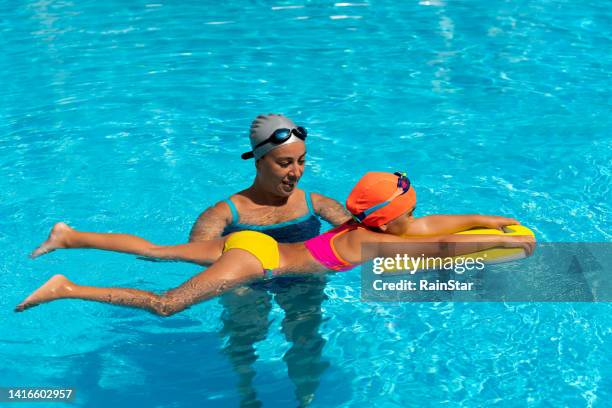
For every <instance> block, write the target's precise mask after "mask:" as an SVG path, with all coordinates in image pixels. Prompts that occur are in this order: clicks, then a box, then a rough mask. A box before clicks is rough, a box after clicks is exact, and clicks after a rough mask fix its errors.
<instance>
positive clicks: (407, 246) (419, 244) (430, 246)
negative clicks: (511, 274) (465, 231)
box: [368, 234, 535, 257]
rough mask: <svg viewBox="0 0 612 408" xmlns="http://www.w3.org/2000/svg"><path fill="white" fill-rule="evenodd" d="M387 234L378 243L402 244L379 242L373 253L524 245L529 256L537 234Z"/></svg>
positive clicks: (438, 253)
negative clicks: (424, 235)
mask: <svg viewBox="0 0 612 408" xmlns="http://www.w3.org/2000/svg"><path fill="white" fill-rule="evenodd" d="M378 235H382V234H378ZM384 235H387V236H384V237H379V239H378V243H381V244H389V243H392V244H399V245H378V246H376V247H375V249H374V250H373V251H368V253H369V254H370V255H372V256H384V257H390V256H395V255H396V254H398V253H400V254H401V253H407V254H409V255H412V256H421V255H424V256H431V257H452V256H460V255H467V254H471V253H474V252H478V251H484V250H486V249H490V248H495V247H504V248H522V249H523V250H524V251H525V254H527V256H530V255H531V254H532V253H533V250H534V248H535V238H534V237H532V236H530V235H525V236H507V235H442V236H433V237H406V238H402V237H397V236H393V235H389V234H384ZM370 242H371V241H370Z"/></svg>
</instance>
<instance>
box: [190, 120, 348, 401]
mask: <svg viewBox="0 0 612 408" xmlns="http://www.w3.org/2000/svg"><path fill="white" fill-rule="evenodd" d="M306 138H307V132H306V130H305V129H304V128H303V127H301V126H297V125H296V124H295V123H294V122H293V121H292V120H291V119H289V118H288V117H286V116H283V115H278V114H272V113H271V114H268V115H259V116H257V117H256V118H255V120H253V122H252V124H251V128H250V132H249V139H250V143H251V151H249V152H247V153H244V154H243V155H242V158H243V159H244V160H249V159H254V165H255V178H254V180H253V183H252V184H251V185H250V186H249V187H248V188H246V189H245V190H242V191H240V192H238V193H236V194H233V195H231V196H230V197H228V198H227V199H226V200H223V201H220V202H218V203H217V204H215V205H214V206H212V207H210V208H208V209H207V210H206V211H204V212H203V213H202V214H201V215H200V216H199V217H198V219H197V221H196V223H195V224H194V226H193V227H192V230H191V234H190V237H189V241H190V242H201V241H204V240H211V239H215V238H220V237H222V236H226V235H228V234H230V233H232V232H237V231H243V230H251V231H260V232H263V233H265V234H267V235H269V236H271V237H273V238H274V239H275V240H277V241H278V242H281V243H292V242H302V241H306V240H308V239H310V238H313V237H315V236H317V235H319V233H320V229H321V221H320V220H321V219H323V220H325V221H327V222H329V223H330V224H332V225H334V226H336V225H340V224H342V223H343V222H345V221H347V220H348V219H350V215H349V213H348V212H347V211H346V210H345V209H344V207H343V206H342V205H341V204H340V203H338V202H337V201H336V200H334V199H331V198H329V197H326V196H324V195H322V194H318V193H314V192H305V191H303V190H302V189H300V188H298V184H299V182H300V179H301V177H302V174H303V172H304V164H305V161H306ZM325 283H326V282H325V277H324V276H302V277H288V276H284V277H279V278H276V279H274V280H272V281H266V282H259V283H256V284H252V285H249V286H248V287H241V288H240V289H239V290H235V291H230V292H227V293H225V294H224V295H223V297H222V298H221V303H222V304H223V309H224V310H223V314H222V316H221V319H222V321H223V329H222V334H223V335H227V336H228V337H229V339H228V341H227V342H225V344H226V346H224V349H223V351H224V353H225V354H227V356H228V357H229V359H230V360H231V362H232V365H233V366H234V367H235V372H236V373H237V374H238V376H239V379H238V384H239V385H238V387H239V391H240V394H241V397H242V399H243V401H242V402H243V405H249V402H252V400H254V399H255V391H254V388H253V387H252V385H251V384H252V379H253V377H254V375H255V372H254V371H253V368H252V364H253V362H255V360H256V358H257V357H256V355H255V346H254V344H255V343H256V342H258V341H261V340H263V339H264V338H265V337H266V335H267V331H268V325H269V314H270V311H271V309H272V301H271V300H272V295H274V300H275V301H276V303H278V305H279V306H280V307H281V308H282V309H283V312H284V313H283V320H282V324H281V330H282V332H283V334H284V335H285V338H286V339H287V342H288V343H289V344H291V346H290V348H289V350H288V351H287V352H286V353H285V356H284V358H283V359H284V360H285V361H286V362H287V371H288V373H289V376H290V377H291V379H292V381H293V383H294V384H295V387H296V398H297V400H298V401H300V405H302V406H304V405H307V404H308V402H309V400H311V399H312V398H313V394H314V392H315V390H316V388H317V387H318V382H319V377H320V374H322V373H323V371H324V369H325V364H324V363H323V362H321V353H322V350H323V346H324V344H325V340H324V339H323V337H322V336H321V334H320V333H319V325H320V324H321V322H322V321H323V316H322V311H321V303H322V302H323V300H324V299H325V298H326V296H325V293H324V288H325ZM305 356H307V357H305ZM301 371H305V372H307V373H308V375H303V374H301Z"/></svg>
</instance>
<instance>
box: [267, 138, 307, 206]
mask: <svg viewBox="0 0 612 408" xmlns="http://www.w3.org/2000/svg"><path fill="white" fill-rule="evenodd" d="M305 161H306V145H305V144H304V143H290V144H287V145H283V146H281V147H278V148H276V149H274V150H272V151H270V152H268V153H266V154H265V155H264V156H263V157H261V158H260V159H259V160H257V161H256V162H255V167H256V168H257V179H258V181H259V185H260V186H262V187H263V188H264V189H265V190H266V191H267V192H269V193H272V194H275V195H277V196H279V197H289V196H290V195H291V194H292V193H293V191H294V190H295V188H296V187H297V183H298V182H299V181H300V178H301V177H302V173H303V172H304V163H305Z"/></svg>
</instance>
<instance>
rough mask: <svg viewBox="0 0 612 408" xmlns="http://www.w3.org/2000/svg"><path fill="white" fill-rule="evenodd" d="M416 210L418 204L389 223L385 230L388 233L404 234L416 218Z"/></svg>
mask: <svg viewBox="0 0 612 408" xmlns="http://www.w3.org/2000/svg"><path fill="white" fill-rule="evenodd" d="M414 210H416V206H415V207H412V208H411V209H410V210H408V211H406V212H405V213H403V214H402V215H400V216H399V217H397V218H396V219H394V220H393V221H391V222H389V223H388V224H387V228H386V229H385V230H384V231H385V232H386V233H388V234H393V235H404V234H405V233H406V230H407V229H408V226H409V225H410V224H411V223H412V221H413V220H414V216H413V214H414Z"/></svg>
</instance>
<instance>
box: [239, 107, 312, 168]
mask: <svg viewBox="0 0 612 408" xmlns="http://www.w3.org/2000/svg"><path fill="white" fill-rule="evenodd" d="M283 128H286V129H297V125H296V124H295V123H293V121H292V120H291V119H289V118H288V117H286V116H283V115H278V114H275V113H269V114H267V115H259V116H257V117H256V118H255V120H254V121H253V123H251V134H250V135H249V138H250V139H251V149H253V150H252V151H250V152H246V153H242V158H243V159H244V160H246V159H250V158H251V157H255V159H259V158H260V157H261V156H263V155H264V154H266V153H268V152H270V151H272V150H274V149H276V148H277V147H281V146H283V145H286V144H289V143H295V142H302V143H304V141H303V140H302V139H300V138H299V137H297V136H296V135H295V134H293V133H292V134H291V136H290V137H289V139H287V140H286V141H284V142H283V143H281V144H274V143H265V144H263V145H261V146H259V147H258V148H255V146H257V145H258V144H260V143H262V142H263V141H264V140H267V139H268V138H270V136H272V133H274V131H275V130H277V129H283Z"/></svg>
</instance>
